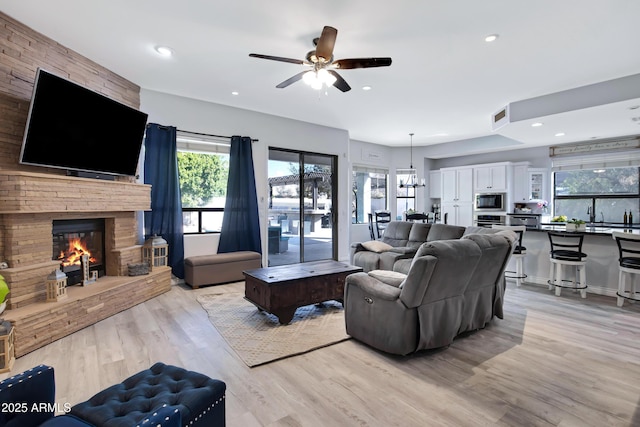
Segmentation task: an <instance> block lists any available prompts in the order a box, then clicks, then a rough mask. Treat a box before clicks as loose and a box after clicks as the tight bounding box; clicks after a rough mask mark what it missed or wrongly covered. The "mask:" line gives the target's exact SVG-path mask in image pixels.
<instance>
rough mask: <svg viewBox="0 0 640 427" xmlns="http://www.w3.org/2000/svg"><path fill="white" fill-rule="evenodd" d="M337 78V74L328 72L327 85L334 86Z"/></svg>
mask: <svg viewBox="0 0 640 427" xmlns="http://www.w3.org/2000/svg"><path fill="white" fill-rule="evenodd" d="M336 80H338V79H337V78H336V76H334V75H333V74H331V73H327V76H326V77H325V80H324V82H325V83H326V85H327V86H333V84H334V83H335V82H336Z"/></svg>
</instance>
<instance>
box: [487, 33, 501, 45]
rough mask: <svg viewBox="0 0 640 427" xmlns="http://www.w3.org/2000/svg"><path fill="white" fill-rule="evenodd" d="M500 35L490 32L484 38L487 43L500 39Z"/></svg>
mask: <svg viewBox="0 0 640 427" xmlns="http://www.w3.org/2000/svg"><path fill="white" fill-rule="evenodd" d="M498 37H500V36H499V35H498V34H489V35H488V36H486V37H485V38H484V41H486V42H487V43H491V42H494V41H496V40H498Z"/></svg>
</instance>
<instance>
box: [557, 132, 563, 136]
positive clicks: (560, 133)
mask: <svg viewBox="0 0 640 427" xmlns="http://www.w3.org/2000/svg"><path fill="white" fill-rule="evenodd" d="M556 136H564V132H558V133H556Z"/></svg>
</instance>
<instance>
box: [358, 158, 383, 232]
mask: <svg viewBox="0 0 640 427" xmlns="http://www.w3.org/2000/svg"><path fill="white" fill-rule="evenodd" d="M388 177H389V174H388V172H387V171H386V170H383V169H374V168H367V167H360V166H355V167H354V168H353V176H352V182H353V188H352V193H353V202H352V206H351V222H352V223H353V224H364V223H367V222H368V220H369V219H368V218H369V214H373V213H374V212H375V211H382V210H386V209H387V181H388Z"/></svg>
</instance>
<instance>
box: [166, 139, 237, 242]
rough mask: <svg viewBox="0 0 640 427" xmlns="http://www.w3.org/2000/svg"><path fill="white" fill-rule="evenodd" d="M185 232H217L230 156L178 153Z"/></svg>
mask: <svg viewBox="0 0 640 427" xmlns="http://www.w3.org/2000/svg"><path fill="white" fill-rule="evenodd" d="M178 175H179V180H180V194H181V200H182V210H183V224H184V232H185V233H187V234H188V233H210V232H220V229H221V227H222V218H223V216H224V205H225V201H226V194H227V178H228V175H229V154H226V153H211V154H209V153H194V152H187V151H179V152H178Z"/></svg>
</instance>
